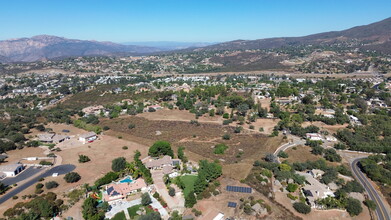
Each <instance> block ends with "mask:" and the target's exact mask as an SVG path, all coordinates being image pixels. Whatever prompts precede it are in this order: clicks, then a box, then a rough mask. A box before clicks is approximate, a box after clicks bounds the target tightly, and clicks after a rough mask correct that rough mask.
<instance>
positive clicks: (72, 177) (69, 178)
mask: <svg viewBox="0 0 391 220" xmlns="http://www.w3.org/2000/svg"><path fill="white" fill-rule="evenodd" d="M80 179H81V177H80V175H79V174H78V173H76V172H70V173H67V174H66V175H65V176H64V180H65V181H66V182H67V183H75V182H77V181H79V180H80Z"/></svg>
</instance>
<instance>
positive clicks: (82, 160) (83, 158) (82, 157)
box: [79, 154, 90, 163]
mask: <svg viewBox="0 0 391 220" xmlns="http://www.w3.org/2000/svg"><path fill="white" fill-rule="evenodd" d="M88 161H90V158H89V157H88V156H86V155H83V154H81V155H79V163H86V162H88Z"/></svg>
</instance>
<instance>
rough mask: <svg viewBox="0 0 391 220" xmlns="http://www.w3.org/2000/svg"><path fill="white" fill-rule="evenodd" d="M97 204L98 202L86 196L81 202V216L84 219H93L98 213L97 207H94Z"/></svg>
mask: <svg viewBox="0 0 391 220" xmlns="http://www.w3.org/2000/svg"><path fill="white" fill-rule="evenodd" d="M97 205H98V202H97V201H96V200H95V199H93V198H91V197H88V198H87V199H86V200H84V203H83V206H82V208H83V211H82V213H83V218H84V219H93V218H94V216H95V215H96V214H97V213H98V209H97V208H96V206H97Z"/></svg>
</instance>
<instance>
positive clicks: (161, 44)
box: [123, 41, 217, 51]
mask: <svg viewBox="0 0 391 220" xmlns="http://www.w3.org/2000/svg"><path fill="white" fill-rule="evenodd" d="M123 44H125V45H139V46H147V47H154V48H159V49H161V50H164V51H169V50H181V49H187V48H198V47H206V46H209V45H213V44H217V43H213V42H177V41H145V42H125V43H123Z"/></svg>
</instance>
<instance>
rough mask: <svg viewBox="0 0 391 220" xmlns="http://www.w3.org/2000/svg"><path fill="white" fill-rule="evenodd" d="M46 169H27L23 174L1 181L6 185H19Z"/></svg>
mask: <svg viewBox="0 0 391 220" xmlns="http://www.w3.org/2000/svg"><path fill="white" fill-rule="evenodd" d="M44 170H45V169H43V168H37V167H28V168H27V169H25V170H23V172H22V173H20V174H19V175H17V176H15V177H6V178H5V179H3V180H1V182H2V183H4V185H8V186H9V185H13V184H15V183H18V182H20V181H23V180H25V179H27V178H29V177H31V176H34V175H35V174H37V173H39V172H43V171H44Z"/></svg>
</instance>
